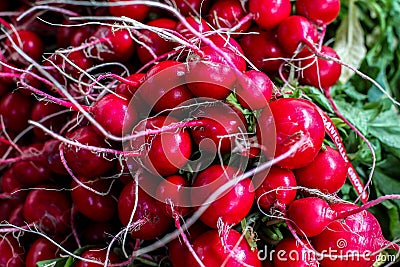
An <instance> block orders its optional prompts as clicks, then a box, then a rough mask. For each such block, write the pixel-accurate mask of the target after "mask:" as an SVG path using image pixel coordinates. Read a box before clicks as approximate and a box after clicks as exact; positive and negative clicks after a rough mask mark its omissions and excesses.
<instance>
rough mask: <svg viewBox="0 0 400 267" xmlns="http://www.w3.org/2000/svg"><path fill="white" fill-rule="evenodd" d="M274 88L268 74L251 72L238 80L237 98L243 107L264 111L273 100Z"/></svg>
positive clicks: (247, 72)
mask: <svg viewBox="0 0 400 267" xmlns="http://www.w3.org/2000/svg"><path fill="white" fill-rule="evenodd" d="M273 86H274V85H273V83H272V81H271V80H270V78H269V77H268V76H267V75H266V74H264V73H263V72H261V71H256V70H249V71H246V72H245V73H244V76H243V77H240V78H239V79H238V83H237V86H236V96H237V98H238V101H239V103H240V104H241V105H242V107H244V108H247V109H250V110H257V109H262V108H264V107H265V106H267V105H268V102H269V100H270V99H271V96H272V89H273Z"/></svg>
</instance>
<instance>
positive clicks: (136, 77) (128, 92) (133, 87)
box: [115, 73, 146, 99]
mask: <svg viewBox="0 0 400 267" xmlns="http://www.w3.org/2000/svg"><path fill="white" fill-rule="evenodd" d="M145 76H146V74H144V73H135V74H131V75H129V76H128V77H126V79H127V80H129V81H130V84H127V83H124V82H121V83H119V84H118V85H117V87H116V88H115V93H116V94H118V95H123V96H126V98H128V99H130V98H131V97H132V96H133V95H134V94H135V93H136V91H137V90H138V89H139V87H140V85H141V84H142V83H143V81H144V77H145Z"/></svg>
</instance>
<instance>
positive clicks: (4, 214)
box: [0, 199, 18, 221]
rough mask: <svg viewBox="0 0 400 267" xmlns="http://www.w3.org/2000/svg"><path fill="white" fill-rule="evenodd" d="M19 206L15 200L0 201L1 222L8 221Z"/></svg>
mask: <svg viewBox="0 0 400 267" xmlns="http://www.w3.org/2000/svg"><path fill="white" fill-rule="evenodd" d="M17 205H18V202H17V201H15V200H14V199H0V220H1V221H8V220H9V218H10V215H11V213H12V212H13V210H14V209H15V207H16V206H17Z"/></svg>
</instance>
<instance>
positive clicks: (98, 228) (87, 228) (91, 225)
mask: <svg viewBox="0 0 400 267" xmlns="http://www.w3.org/2000/svg"><path fill="white" fill-rule="evenodd" d="M120 227H121V225H120V223H119V222H118V218H117V219H116V220H115V217H114V218H113V219H112V220H110V221H107V222H95V221H92V220H87V221H85V225H84V227H83V228H82V230H81V231H80V234H81V236H82V241H83V242H84V243H85V244H91V245H100V244H106V243H107V242H109V241H110V240H111V239H112V236H111V235H113V234H116V233H117V232H118V230H119V228H120Z"/></svg>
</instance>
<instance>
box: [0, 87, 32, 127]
mask: <svg viewBox="0 0 400 267" xmlns="http://www.w3.org/2000/svg"><path fill="white" fill-rule="evenodd" d="M33 103H34V102H33V100H32V98H31V97H28V96H25V95H22V94H21V93H19V92H10V93H8V94H7V95H5V96H4V97H3V98H2V99H0V114H1V115H2V116H3V121H4V124H5V127H6V129H7V131H11V132H17V133H19V132H21V131H22V130H24V129H25V128H26V127H28V120H29V119H30V114H31V110H32V106H33Z"/></svg>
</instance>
